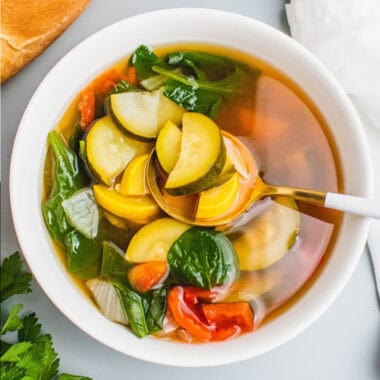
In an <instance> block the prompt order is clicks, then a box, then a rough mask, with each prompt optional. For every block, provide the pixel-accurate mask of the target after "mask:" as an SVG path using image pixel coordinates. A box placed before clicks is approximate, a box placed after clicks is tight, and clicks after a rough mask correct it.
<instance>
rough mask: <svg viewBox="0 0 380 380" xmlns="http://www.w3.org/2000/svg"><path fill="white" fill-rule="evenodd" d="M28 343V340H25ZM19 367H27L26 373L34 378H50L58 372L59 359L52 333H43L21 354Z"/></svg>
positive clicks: (42, 379)
mask: <svg viewBox="0 0 380 380" xmlns="http://www.w3.org/2000/svg"><path fill="white" fill-rule="evenodd" d="M24 343H28V342H24ZM16 365H17V367H19V368H24V369H25V375H27V376H31V377H32V378H33V379H39V380H45V379H46V380H49V379H51V378H52V377H53V376H54V375H56V374H57V372H58V365H59V359H57V353H56V352H55V351H54V347H53V342H52V338H51V335H50V334H45V335H41V336H40V337H38V338H37V339H36V341H35V343H33V344H32V345H31V346H30V349H29V350H27V351H25V352H24V353H23V355H21V356H20V360H19V361H18V362H17V364H16Z"/></svg>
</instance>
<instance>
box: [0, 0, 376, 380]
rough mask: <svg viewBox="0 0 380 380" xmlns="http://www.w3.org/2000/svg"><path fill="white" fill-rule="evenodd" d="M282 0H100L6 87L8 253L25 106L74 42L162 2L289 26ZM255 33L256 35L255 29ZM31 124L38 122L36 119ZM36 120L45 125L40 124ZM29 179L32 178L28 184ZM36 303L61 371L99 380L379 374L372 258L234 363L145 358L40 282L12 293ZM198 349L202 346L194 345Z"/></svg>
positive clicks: (4, 227) (370, 378)
mask: <svg viewBox="0 0 380 380" xmlns="http://www.w3.org/2000/svg"><path fill="white" fill-rule="evenodd" d="M285 2H286V1H283V0H234V1H227V0H219V1H217V0H203V1H201V0H191V1H186V2H185V1H180V0H156V1H153V0H151V1H149V0H139V1H137V2H132V1H128V0H110V1H104V0H93V1H92V4H91V5H90V6H89V8H88V9H87V10H86V11H85V12H84V13H83V15H82V16H81V17H80V18H79V19H78V20H77V21H76V22H75V23H74V24H73V25H72V26H71V27H70V28H69V29H68V30H67V31H66V32H65V33H64V34H63V35H62V36H61V37H60V38H59V39H58V40H57V41H56V42H55V43H54V44H53V45H52V46H51V47H49V48H48V49H47V50H46V51H45V52H44V53H43V54H42V56H40V57H39V58H37V59H36V60H35V61H34V62H32V63H31V64H29V65H28V66H27V67H26V68H25V69H24V70H23V71H22V72H21V73H19V74H18V75H17V76H16V77H14V78H13V79H11V80H10V81H9V82H8V83H6V84H5V85H4V86H3V87H2V99H1V106H2V114H1V128H2V131H1V169H2V170H1V172H2V183H1V190H2V191H1V254H2V256H7V255H9V254H11V253H13V252H14V251H15V250H17V249H18V244H17V239H16V235H15V232H14V229H13V225H12V221H11V214H10V209H9V196H8V170H9V161H10V155H11V149H12V145H13V140H14V137H15V134H16V129H17V125H18V123H19V121H20V118H21V116H22V114H23V112H24V109H25V107H26V105H27V103H28V101H29V99H30V97H31V96H32V94H33V92H34V91H35V89H36V87H37V86H38V84H39V83H40V82H41V80H42V79H43V78H44V76H45V75H46V74H47V72H48V71H49V70H50V69H51V68H52V67H53V65H54V64H55V63H56V62H57V61H58V60H59V59H60V58H61V57H62V56H63V55H64V54H65V53H67V52H68V51H69V50H70V49H71V48H72V47H74V46H75V45H76V44H78V43H79V42H80V41H82V40H83V39H84V38H86V37H88V36H89V35H91V34H92V33H94V32H96V31H98V30H99V29H101V28H103V27H105V26H107V25H109V24H111V23H113V22H116V21H118V20H120V19H123V18H125V17H129V16H132V15H135V14H138V13H143V12H147V11H151V10H155V9H159V8H175V7H183V6H186V7H207V8H218V9H224V10H228V11H232V12H235V13H241V14H244V15H247V16H251V17H253V18H256V19H258V20H260V21H263V22H266V23H268V24H270V25H272V26H273V27H275V28H278V29H280V30H282V31H284V32H285V33H288V32H289V31H288V27H287V23H286V17H285V13H284V4H285ZM253 38H254V36H253ZM31 127H32V126H31ZM33 127H34V128H36V133H38V126H33ZM25 186H27V184H25ZM16 301H17V302H21V303H23V304H24V305H25V306H24V311H26V312H27V311H35V312H36V313H37V315H38V317H39V320H40V322H41V323H42V325H43V329H44V330H45V331H46V332H50V333H51V334H52V336H53V340H54V343H55V348H56V350H57V351H58V353H59V356H60V358H61V365H60V371H61V372H68V373H74V374H78V375H79V374H81V375H87V376H90V377H92V378H93V379H94V380H108V379H112V380H118V379H120V380H121V379H152V380H161V379H162V380H164V379H165V380H167V379H181V380H187V379H194V378H196V379H197V380H203V379H204V380H206V379H207V380H209V379H213V378H215V379H218V380H227V379H228V380H229V379H231V378H233V379H265V380H271V379H291V380H304V379H308V380H312V379H318V380H319V379H326V380H329V379H333V380H340V379H342V380H350V379H360V380H361V379H363V380H364V379H365V380H378V379H380V312H379V305H378V304H377V299H376V296H375V288H374V284H373V280H372V274H371V268H370V263H369V258H368V256H367V254H366V253H364V254H363V256H362V258H361V260H360V263H359V265H358V267H357V269H356V271H355V272H354V274H353V276H352V278H351V279H350V281H349V283H348V285H347V286H346V288H345V289H344V290H343V292H342V293H341V295H340V296H339V297H338V299H337V300H336V301H335V302H334V304H333V305H332V306H331V307H330V308H329V309H328V311H326V313H325V314H324V315H323V316H322V317H321V318H320V319H319V320H318V321H317V322H315V323H314V324H313V325H312V326H311V327H310V328H309V329H308V330H306V331H305V332H303V333H302V334H301V335H299V336H298V337H296V338H295V339H293V340H292V341H290V342H289V343H287V344H285V345H283V346H281V347H280V348H277V349H276V350H274V351H272V352H269V353H267V354H265V355H263V356H260V357H257V358H253V359H250V360H247V361H245V362H242V363H237V364H232V365H228V366H222V367H216V368H205V369H183V368H171V367H163V366H158V365H154V364H149V363H145V362H143V361H139V360H136V359H133V358H130V357H128V356H125V355H122V354H120V353H118V352H115V351H113V350H111V349H109V348H107V347H105V346H103V345H102V344H101V343H98V342H97V341H95V340H94V339H92V338H90V337H89V336H87V335H86V334H85V333H83V332H82V331H81V330H79V329H78V328H77V327H76V326H74V325H73V324H72V323H71V322H70V321H68V319H67V318H66V317H65V316H64V315H62V314H61V313H60V312H59V311H58V310H57V309H56V307H55V306H54V305H53V304H52V303H51V302H50V301H49V299H48V298H47V297H46V296H45V294H44V293H43V292H42V290H41V289H40V287H39V286H38V284H37V283H36V282H35V281H34V282H33V292H32V294H28V295H24V296H17V297H12V298H11V299H10V300H8V301H7V302H6V303H5V305H4V306H5V308H6V309H7V308H9V307H10V304H12V303H15V302H16ZM194 354H196V352H195V353H194Z"/></svg>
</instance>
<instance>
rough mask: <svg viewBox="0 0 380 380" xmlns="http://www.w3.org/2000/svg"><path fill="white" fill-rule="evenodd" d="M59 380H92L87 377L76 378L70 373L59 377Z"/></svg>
mask: <svg viewBox="0 0 380 380" xmlns="http://www.w3.org/2000/svg"><path fill="white" fill-rule="evenodd" d="M57 380H91V378H90V377H86V376H75V375H69V374H68V373H62V374H61V375H59V376H58V377H57Z"/></svg>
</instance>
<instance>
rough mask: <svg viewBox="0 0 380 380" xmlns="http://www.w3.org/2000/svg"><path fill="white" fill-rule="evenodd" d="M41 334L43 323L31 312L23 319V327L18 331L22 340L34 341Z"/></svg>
mask: <svg viewBox="0 0 380 380" xmlns="http://www.w3.org/2000/svg"><path fill="white" fill-rule="evenodd" d="M40 334H41V325H40V324H39V323H38V320H37V317H36V314H35V313H32V314H29V315H27V316H26V317H24V319H23V320H22V328H21V329H20V330H19V331H18V340H19V341H20V342H24V341H29V342H34V341H35V340H36V339H37V338H38V336H39V335H40Z"/></svg>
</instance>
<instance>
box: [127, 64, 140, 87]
mask: <svg viewBox="0 0 380 380" xmlns="http://www.w3.org/2000/svg"><path fill="white" fill-rule="evenodd" d="M126 81H127V82H128V83H129V84H132V85H136V84H138V83H139V80H138V78H137V71H136V68H135V67H133V66H131V67H128V69H127V73H126Z"/></svg>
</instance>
